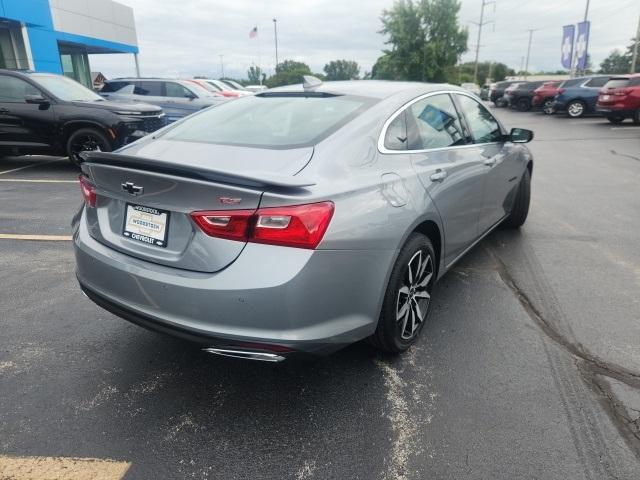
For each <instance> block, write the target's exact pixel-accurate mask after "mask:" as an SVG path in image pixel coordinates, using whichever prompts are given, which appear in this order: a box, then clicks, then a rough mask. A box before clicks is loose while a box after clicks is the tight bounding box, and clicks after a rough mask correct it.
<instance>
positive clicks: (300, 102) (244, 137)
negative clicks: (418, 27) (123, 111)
mask: <svg viewBox="0 0 640 480" xmlns="http://www.w3.org/2000/svg"><path fill="white" fill-rule="evenodd" d="M373 103H375V100H374V99H371V98H367V97H356V96H349V95H344V96H328V97H327V96H320V95H300V94H279V95H275V94H262V95H255V96H249V97H243V98H238V99H236V100H234V101H233V102H226V103H223V104H222V105H220V106H217V107H216V108H211V109H206V110H203V111H202V112H201V113H198V114H195V115H192V116H190V117H188V118H187V119H186V120H184V121H182V122H181V123H179V124H177V125H176V126H175V127H174V128H171V129H169V130H167V132H166V133H165V134H164V136H163V137H164V138H166V139H169V140H181V141H185V142H199V143H217V144H224V145H239V146H247V147H260V148H276V149H278V148H282V149H284V148H296V147H304V146H311V145H315V144H316V143H318V142H319V141H321V140H322V139H324V138H326V137H327V136H329V135H330V134H331V133H333V132H335V131H336V130H338V129H339V128H341V127H342V126H344V125H345V124H346V123H347V122H349V121H350V120H352V119H353V118H355V117H356V116H358V115H360V114H361V113H362V112H364V111H365V110H366V109H367V108H369V107H370V106H371V105H372V104H373Z"/></svg>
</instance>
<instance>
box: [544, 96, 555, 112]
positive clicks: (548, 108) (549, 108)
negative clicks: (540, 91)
mask: <svg viewBox="0 0 640 480" xmlns="http://www.w3.org/2000/svg"><path fill="white" fill-rule="evenodd" d="M542 113H544V114H545V115H552V114H553V99H551V98H547V99H546V100H545V101H544V102H543V103H542Z"/></svg>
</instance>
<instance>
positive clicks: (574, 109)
mask: <svg viewBox="0 0 640 480" xmlns="http://www.w3.org/2000/svg"><path fill="white" fill-rule="evenodd" d="M567 111H568V112H569V115H570V116H571V117H579V116H581V115H582V114H583V113H584V105H583V104H582V103H580V102H573V103H572V104H571V105H569V108H568V109H567Z"/></svg>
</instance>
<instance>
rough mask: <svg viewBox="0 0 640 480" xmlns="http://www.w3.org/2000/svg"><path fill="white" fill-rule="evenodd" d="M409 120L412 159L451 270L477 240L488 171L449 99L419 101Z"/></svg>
mask: <svg viewBox="0 0 640 480" xmlns="http://www.w3.org/2000/svg"><path fill="white" fill-rule="evenodd" d="M405 118H406V122H407V136H408V152H407V153H408V154H409V156H410V158H411V163H412V165H413V168H414V170H415V172H416V173H417V175H418V177H419V178H420V182H421V183H422V186H423V187H424V188H425V189H426V191H427V193H428V194H429V197H430V198H431V200H432V201H433V202H434V204H435V206H436V208H437V210H438V212H439V213H440V217H441V220H442V225H443V229H444V240H445V245H444V254H445V255H444V260H445V264H446V265H449V264H451V263H452V262H453V261H454V260H455V259H456V258H457V257H458V256H459V255H460V254H462V253H463V252H464V251H465V250H466V249H467V248H468V247H469V246H470V245H471V244H473V242H474V241H475V240H476V238H477V237H478V216H479V214H480V209H481V207H482V193H483V182H484V172H485V171H486V168H485V166H484V165H483V163H482V160H481V159H480V158H479V156H478V155H477V154H476V153H475V149H474V148H473V145H468V143H467V137H468V135H467V133H466V132H465V131H464V129H463V124H462V122H461V121H460V117H459V114H458V112H457V110H456V107H455V105H454V103H453V100H452V98H451V96H450V95H449V94H448V93H437V94H428V95H426V96H423V97H419V98H418V99H416V100H414V101H413V102H412V103H411V104H410V105H409V106H407V108H406V110H405Z"/></svg>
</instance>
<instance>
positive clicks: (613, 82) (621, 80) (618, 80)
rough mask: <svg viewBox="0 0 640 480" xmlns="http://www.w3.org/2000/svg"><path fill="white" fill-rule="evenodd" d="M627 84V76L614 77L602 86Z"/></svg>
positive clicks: (612, 86) (619, 86)
mask: <svg viewBox="0 0 640 480" xmlns="http://www.w3.org/2000/svg"><path fill="white" fill-rule="evenodd" d="M628 86H629V79H628V78H614V79H612V80H609V81H608V82H607V83H606V85H605V86H604V88H605V89H606V88H624V87H628Z"/></svg>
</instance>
